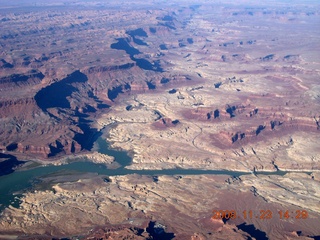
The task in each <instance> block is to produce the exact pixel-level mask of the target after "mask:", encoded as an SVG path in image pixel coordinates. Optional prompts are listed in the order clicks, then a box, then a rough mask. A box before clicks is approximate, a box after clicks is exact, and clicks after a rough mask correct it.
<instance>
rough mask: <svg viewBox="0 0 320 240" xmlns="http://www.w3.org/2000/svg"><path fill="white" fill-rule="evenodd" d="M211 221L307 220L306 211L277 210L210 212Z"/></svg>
mask: <svg viewBox="0 0 320 240" xmlns="http://www.w3.org/2000/svg"><path fill="white" fill-rule="evenodd" d="M212 214H213V215H212V217H211V218H212V219H227V220H228V219H236V218H242V219H245V220H246V219H260V220H268V219H273V218H274V217H278V218H279V219H284V220H286V219H307V218H308V212H307V211H306V210H295V211H289V210H283V211H282V210H279V211H277V212H273V211H271V210H269V209H265V210H257V211H253V210H244V211H242V212H237V211H235V210H213V211H212Z"/></svg>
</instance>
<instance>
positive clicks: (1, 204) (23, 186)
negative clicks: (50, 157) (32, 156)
mask: <svg viewBox="0 0 320 240" xmlns="http://www.w3.org/2000/svg"><path fill="white" fill-rule="evenodd" d="M97 144H98V147H99V152H100V153H103V154H107V155H110V156H113V157H114V158H115V161H116V162H117V163H119V164H120V165H121V166H120V167H119V168H117V169H108V168H107V166H105V165H103V164H95V163H92V162H89V161H84V159H82V161H81V159H79V161H76V162H71V163H69V164H65V165H59V166H54V165H47V166H39V167H35V168H32V169H27V170H18V171H15V172H13V173H11V174H8V175H4V176H1V177H0V211H2V210H3V209H4V208H5V207H7V206H9V205H12V206H13V207H18V206H19V203H20V200H19V198H20V196H21V194H22V193H23V191H26V190H28V189H30V188H31V187H32V183H33V182H34V181H35V180H36V179H37V178H40V177H44V176H46V175H48V174H53V173H61V174H63V173H64V172H65V174H68V173H70V172H72V173H73V174H75V173H79V174H81V173H96V174H99V175H107V176H115V175H127V174H142V175H151V176H156V175H200V174H215V175H217V174H224V175H230V176H235V177H239V176H241V175H246V174H251V173H248V172H236V171H227V170H225V171H223V170H222V171H218V170H201V169H179V168H176V169H164V170H130V169H127V168H125V167H126V166H128V165H130V163H131V160H132V159H131V158H130V157H129V156H128V154H127V153H126V152H124V151H118V150H114V149H110V148H109V146H108V144H107V142H106V141H105V140H104V139H102V138H101V137H100V138H98V140H97ZM285 173H286V172H281V171H278V172H263V173H261V174H266V175H274V174H276V175H284V174H285Z"/></svg>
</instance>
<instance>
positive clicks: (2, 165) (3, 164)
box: [0, 153, 25, 176]
mask: <svg viewBox="0 0 320 240" xmlns="http://www.w3.org/2000/svg"><path fill="white" fill-rule="evenodd" d="M1 158H4V159H7V160H4V161H0V176H3V175H7V174H10V173H13V172H14V168H16V167H17V166H19V165H21V164H23V163H25V162H24V161H19V160H17V158H16V157H15V156H12V155H10V154H4V153H0V160H1Z"/></svg>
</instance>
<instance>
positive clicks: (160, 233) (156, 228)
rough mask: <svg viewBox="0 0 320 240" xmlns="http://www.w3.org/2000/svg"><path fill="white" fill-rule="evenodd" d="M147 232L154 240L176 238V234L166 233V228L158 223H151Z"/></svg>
mask: <svg viewBox="0 0 320 240" xmlns="http://www.w3.org/2000/svg"><path fill="white" fill-rule="evenodd" d="M146 230H147V232H148V233H149V234H150V235H151V236H152V239H153V240H171V239H173V238H174V233H166V232H165V226H163V225H161V224H159V223H156V222H149V226H148V227H147V229H146Z"/></svg>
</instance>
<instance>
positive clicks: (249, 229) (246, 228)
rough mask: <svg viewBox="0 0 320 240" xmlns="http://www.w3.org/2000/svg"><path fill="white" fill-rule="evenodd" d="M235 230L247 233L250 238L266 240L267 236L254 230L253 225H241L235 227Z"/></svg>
mask: <svg viewBox="0 0 320 240" xmlns="http://www.w3.org/2000/svg"><path fill="white" fill-rule="evenodd" d="M237 228H239V229H240V230H242V231H244V232H246V233H249V234H250V236H251V237H254V238H255V239H259V240H268V237H267V234H266V233H265V232H263V231H261V230H259V229H256V228H255V226H254V225H253V224H251V225H246V223H242V224H240V225H237Z"/></svg>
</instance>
